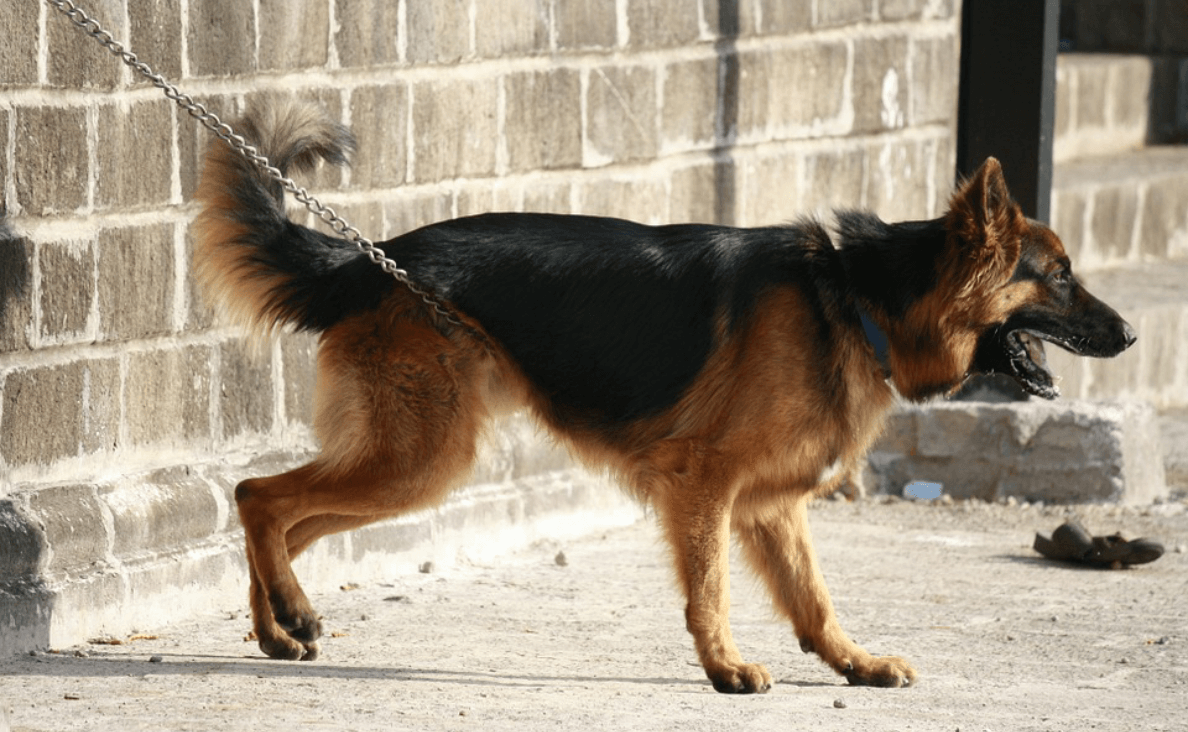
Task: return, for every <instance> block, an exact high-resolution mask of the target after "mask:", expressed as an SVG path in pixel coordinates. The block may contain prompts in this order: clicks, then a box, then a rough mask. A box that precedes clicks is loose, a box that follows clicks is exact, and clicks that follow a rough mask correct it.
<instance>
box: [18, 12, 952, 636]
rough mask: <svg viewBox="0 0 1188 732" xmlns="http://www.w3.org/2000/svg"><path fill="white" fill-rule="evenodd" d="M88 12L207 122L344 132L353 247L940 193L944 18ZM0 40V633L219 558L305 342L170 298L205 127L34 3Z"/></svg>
mask: <svg viewBox="0 0 1188 732" xmlns="http://www.w3.org/2000/svg"><path fill="white" fill-rule="evenodd" d="M86 5H87V6H89V7H87V9H88V10H89V11H91V12H92V13H93V14H94V15H95V16H96V17H97V18H98V19H99V20H100V21H101V22H102V23H103V24H104V25H105V26H106V27H107V28H108V29H109V30H111V32H112V34H113V35H114V36H115V37H116V38H118V39H127V40H128V42H129V45H130V46H131V47H132V48H133V49H134V50H135V51H136V52H137V53H139V54H140V56H141V58H142V59H143V60H145V61H146V62H148V63H149V64H150V65H152V66H153V67H154V68H155V69H156V70H158V71H160V72H161V73H163V74H164V75H165V76H167V77H168V78H170V79H172V80H174V81H177V82H179V85H180V86H182V87H183V88H184V90H185V91H188V92H190V93H192V94H193V95H194V96H195V97H196V98H198V99H199V100H201V101H202V102H204V103H205V104H207V105H208V106H209V107H210V108H211V109H212V110H213V111H216V112H217V113H219V114H220V115H223V116H224V117H232V118H233V117H235V116H236V114H237V112H239V111H241V110H242V109H243V108H244V107H245V105H246V104H247V103H248V101H250V100H251V99H253V98H257V97H264V96H274V97H281V96H288V95H297V96H301V97H306V98H311V99H316V100H318V101H319V102H321V103H322V104H323V105H324V106H326V107H327V108H328V109H329V110H331V111H332V113H333V114H334V115H336V116H338V117H340V118H341V119H342V120H343V121H344V122H345V123H347V124H348V125H350V126H351V127H352V129H353V130H354V131H355V133H356V134H357V135H358V138H359V154H358V156H357V163H356V165H355V167H354V168H352V169H350V170H348V171H345V172H339V171H323V172H321V173H319V174H318V175H317V176H315V178H314V180H313V181H312V184H311V188H313V189H314V190H315V192H316V193H318V194H319V195H320V196H321V197H322V198H323V200H324V201H326V202H328V203H330V204H332V205H335V206H336V207H337V208H338V209H339V211H340V212H341V213H343V214H344V215H345V216H346V217H347V218H348V219H350V220H351V221H352V223H354V224H355V225H356V226H357V227H358V228H360V229H361V230H362V231H363V232H364V233H366V234H368V235H370V236H373V237H376V238H382V237H387V236H391V235H394V234H396V233H399V232H402V231H405V230H407V229H409V228H410V227H414V226H418V225H421V224H425V223H429V222H431V221H435V220H439V219H442V218H447V217H451V216H457V215H463V214H469V213H475V212H479V211H486V210H494V209H502V210H509V209H510V210H538V211H557V212H583V213H595V214H611V215H616V216H623V217H627V218H634V219H638V220H642V221H647V222H656V223H659V222H670V221H719V222H724V223H735V224H740V225H754V224H763V223H773V222H779V221H784V220H789V219H792V218H795V217H797V216H799V215H801V214H803V213H806V212H811V211H814V210H820V209H827V208H830V207H833V206H836V205H846V206H863V207H868V208H871V209H873V210H875V211H876V212H878V213H879V214H881V215H883V216H884V217H886V218H889V219H901V218H920V217H928V216H933V215H937V214H938V212H939V210H940V207H941V206H942V205H943V203H944V200H945V198H946V197H947V194H948V191H949V187H950V184H951V180H952V176H953V169H954V154H953V151H954V126H955V112H954V108H955V102H956V89H957V66H958V36H959V29H958V26H959V23H958V18H957V16H958V11H959V7H958V6H959V3H958V2H957V1H956V0H598V1H597V2H589V1H588V0H309V1H308V2H302V3H292V2H284V1H282V0H259V2H258V3H245V2H234V1H232V0H221V1H219V0H205V1H203V2H196V1H195V0H189V1H188V2H187V1H186V0H93V1H92V2H88V3H86ZM0 31H2V32H3V36H4V38H5V42H4V43H3V44H0V200H2V202H3V205H4V207H5V208H6V210H7V213H8V224H9V227H10V228H11V232H10V233H9V234H7V235H4V236H3V237H2V239H3V240H2V241H0V534H4V535H5V536H4V537H0V585H3V587H0V599H2V598H4V597H8V598H9V600H10V602H9V605H3V602H0V606H3V607H0V614H4V612H8V613H9V614H10V615H11V614H12V613H15V612H17V611H16V610H12V608H22V607H26V606H27V605H29V602H31V601H30V600H29V598H30V597H35V596H40V595H38V593H41V595H46V596H56V597H57V607H58V610H56V611H55V612H56V613H57V615H61V613H62V612H63V610H62V608H63V607H80V606H82V607H93V606H97V605H96V603H97V604H99V605H102V606H103V607H112V606H113V603H114V605H120V602H122V603H123V605H121V607H127V606H129V603H132V602H133V601H132V600H131V599H129V598H130V597H131V596H132V595H134V594H136V591H135V590H134V588H133V589H130V588H131V587H132V585H131V584H130V580H129V579H128V573H127V571H124V570H120V568H121V567H123V568H125V569H126V568H127V567H129V566H131V565H132V564H134V563H135V562H137V561H141V560H143V558H144V557H159V556H161V555H162V554H163V553H167V552H169V551H175V550H176V549H177V547H182V546H184V547H193V546H195V545H196V543H198V544H200V543H201V542H203V541H205V542H207V543H208V544H210V545H211V546H213V547H216V548H217V547H220V546H223V544H224V543H225V540H226V537H227V536H230V535H232V534H233V532H234V528H235V518H234V510H233V509H232V508H231V506H232V505H233V503H232V502H231V501H230V496H229V491H230V489H231V486H232V485H233V484H234V476H235V475H236V474H238V473H237V471H238V472H243V471H248V472H250V468H247V467H244V466H246V465H248V464H249V463H250V461H253V460H255V461H261V460H262V461H265V462H267V461H268V460H271V459H273V458H272V457H271V456H274V455H275V454H282V455H283V454H289V453H293V452H301V451H304V450H307V449H309V448H310V447H311V437H310V434H309V419H310V406H311V404H310V401H311V400H310V389H311V384H312V379H313V371H312V367H311V354H312V352H313V349H314V343H313V341H312V340H311V339H309V338H297V337H291V336H286V337H283V338H281V339H279V340H278V341H276V342H275V343H272V344H269V345H266V346H265V347H264V348H262V349H260V352H258V353H255V354H253V353H251V352H250V351H249V349H248V348H246V347H245V345H244V343H243V342H242V340H241V339H240V337H239V334H238V333H237V332H236V331H235V330H233V329H229V328H228V327H225V326H224V325H222V324H220V323H219V322H218V320H217V319H216V318H215V316H214V315H213V314H212V311H211V310H210V309H209V308H208V307H207V306H206V304H205V303H203V301H202V298H201V295H200V294H199V293H198V292H196V291H195V288H194V286H193V284H192V279H191V277H190V266H189V260H190V254H189V252H190V245H189V239H188V236H189V223H190V220H191V218H192V216H193V214H194V207H193V204H192V203H191V201H190V198H191V193H192V191H193V189H194V186H195V180H196V176H197V170H198V166H199V158H200V155H201V151H202V150H203V148H204V146H205V145H206V143H207V140H208V138H209V135H208V133H206V132H205V130H201V129H200V128H199V127H198V126H197V125H196V124H195V123H194V122H193V121H192V120H190V119H189V118H188V116H186V115H185V114H184V113H182V112H179V111H178V110H177V109H176V108H175V107H174V106H173V105H172V104H171V103H170V102H168V101H166V100H165V99H164V98H163V97H162V96H161V94H160V92H159V91H157V90H156V89H154V88H152V87H151V86H150V85H149V84H147V83H145V82H143V81H141V80H139V79H138V78H134V76H133V74H132V72H130V71H129V70H128V69H127V68H125V67H123V66H122V65H119V64H117V62H116V59H115V58H114V57H113V56H111V55H109V54H108V53H106V52H105V51H103V50H102V49H101V48H100V47H99V46H98V44H96V43H94V42H93V41H91V40H90V39H88V38H86V37H85V36H84V35H83V34H82V33H80V32H78V31H77V30H76V29H75V28H74V27H73V26H72V25H71V24H70V23H69V22H68V21H67V20H66V19H65V18H64V17H62V16H61V15H60V14H59V13H57V11H55V10H53V9H52V8H51V7H49V6H48V5H46V4H45V3H42V2H37V1H36V0H11V1H10V2H5V3H3V4H0ZM517 444H518V443H517ZM512 453H513V454H516V455H519V457H518V458H517V459H519V460H521V461H525V460H526V461H527V462H528V463H532V459H529V458H526V457H525V455H528V454H529V453H531V450H527V451H526V449H522V450H520V452H518V453H516V452H515V451H514V450H513V451H512ZM533 454H534V453H533ZM551 461H552V458H548V459H543V462H540V463H539V464H540V465H543V466H544V468H542V470H543V469H545V468H548V469H552V468H555V467H556V465H557V464H555V463H554V462H551ZM281 462H284V461H283V460H281ZM482 469H483V468H481V470H482ZM494 472H497V471H494ZM513 472H514V471H513ZM520 472H521V473H524V471H523V470H521V471H520ZM5 517H7V518H5ZM132 527H139V528H137V529H135V530H133V529H132ZM6 532H7V533H6ZM5 537H7V538H5ZM72 537H73V538H72ZM6 542H7V543H6ZM47 546H51V547H62V548H61V549H55V550H54V551H50V552H47V551H46V547H47ZM70 546H73V547H75V550H74V551H67V550H66V547H70ZM211 551H212V554H211V555H212V556H213V555H218V556H220V557H221V556H222V555H219V554H218V551H215V550H211ZM223 561H224V560H223V559H218V560H217V562H216V563H219V562H223ZM96 562H98V563H99V564H98V566H101V567H105V568H107V570H111V569H112V568H115V569H116V570H120V571H116V572H115V575H116V576H117V577H118V581H117V580H111V579H110V576H109V575H104V574H103V573H102V572H101V571H99V570H96V569H94V568H93V567H94V566H97V565H96ZM220 566H221V565H220ZM88 567H91V569H88ZM121 571H122V572H123V574H121ZM146 572H147V570H146ZM109 574H110V573H109ZM150 574H151V573H150ZM158 574H159V573H158ZM220 576H221V575H220ZM78 577H86V578H90V579H88V580H87V582H89V583H90V584H88V585H86V586H87V587H91V588H92V589H90V590H85V591H84V590H83V589H78V588H79V587H81V586H82V585H80V584H78V583H75V584H69V583H68V581H69V580H71V578H78ZM97 577H107V578H108V579H105V580H103V581H102V582H100V581H99V580H98V579H95V578H97ZM27 581H28V582H33V583H34V584H35V585H36V586H37V587H38V588H40V589H37V590H36V591H34V590H30V589H28V587H31V586H32V585H28V584H27ZM109 581H110V582H115V583H116V585H119V586H121V587H122V589H110V588H109V589H108V590H104V591H103V592H100V591H98V590H96V589H94V588H95V587H99V586H100V585H102V586H104V587H106V585H104V582H109ZM177 581H181V580H180V579H178V580H177ZM186 581H191V582H202V581H206V582H207V583H208V584H209V581H207V580H195V579H194V578H193V577H190V578H189V579H188V580H186ZM121 582H122V583H123V584H122V585H120V583H121ZM21 583H26V584H21ZM19 587H25V588H26V589H25V590H20V589H19ZM64 588H66V589H64ZM71 592H73V593H74V596H76V597H78V598H83V599H79V600H77V601H76V602H75V604H74V605H71V603H70V602H66V601H65V600H64V599H63V598H64V597H66V596H68V595H70V593H71ZM104 592H106V593H107V594H106V595H105V594H104ZM146 592H147V591H146ZM88 593H89V594H88ZM108 595H114V596H119V597H122V598H123V599H122V600H120V601H119V602H116V601H113V600H110V597H108ZM103 597H108V599H107V600H104V599H102V598H103ZM95 598H100V599H95ZM34 604H36V603H34ZM38 607H40V608H41V609H40V610H39V611H38V612H42V613H43V614H50V615H53V614H54V613H50V611H49V610H46V609H45V607H43V606H38ZM4 608H8V610H5V609H4ZM22 612H23V611H22ZM100 615H102V613H100ZM109 616H111V617H114V615H113V614H110V613H109ZM104 617H107V616H104ZM61 622H64V621H59V620H52V622H51V625H52V623H61ZM105 622H106V621H105ZM111 622H114V621H111ZM2 625H3V618H0V626H2ZM22 627H23V626H22ZM38 627H40V626H38ZM54 627H59V629H60V626H54ZM40 632H41V631H40V630H38V631H37V632H33V631H30V633H32V635H30V636H29V637H30V638H34V640H33V641H29V642H35V641H36V642H46V641H45V639H44V638H42V637H41V636H38V635H37V633H40ZM67 636H69V632H67V631H65V630H60V632H59V636H57V637H67ZM38 639H39V640H38ZM25 644H26V645H27V644H28V643H25ZM17 645H21V644H20V643H17ZM0 646H3V643H0Z"/></svg>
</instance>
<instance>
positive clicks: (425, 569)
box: [417, 562, 433, 574]
mask: <svg viewBox="0 0 1188 732" xmlns="http://www.w3.org/2000/svg"><path fill="white" fill-rule="evenodd" d="M417 571H418V572H420V573H421V574H430V573H431V572H433V562H421V564H420V566H419V567H417Z"/></svg>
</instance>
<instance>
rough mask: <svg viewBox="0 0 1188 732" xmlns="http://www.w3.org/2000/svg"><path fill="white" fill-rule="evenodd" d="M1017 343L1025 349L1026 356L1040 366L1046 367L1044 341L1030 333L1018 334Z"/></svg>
mask: <svg viewBox="0 0 1188 732" xmlns="http://www.w3.org/2000/svg"><path fill="white" fill-rule="evenodd" d="M1019 344H1020V345H1021V346H1023V348H1024V349H1026V350H1027V357H1028V358H1030V359H1031V360H1032V362H1033V363H1035V365H1036V366H1039V367H1040V368H1047V366H1048V359H1047V356H1045V355H1044V342H1043V341H1041V340H1040V339H1039V338H1036V337H1035V336H1033V335H1031V334H1030V333H1020V334H1019Z"/></svg>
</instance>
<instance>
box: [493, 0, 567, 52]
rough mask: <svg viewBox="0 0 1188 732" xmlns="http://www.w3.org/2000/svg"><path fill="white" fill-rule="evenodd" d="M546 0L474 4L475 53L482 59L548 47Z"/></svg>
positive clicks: (545, 49) (535, 50) (498, 1)
mask: <svg viewBox="0 0 1188 732" xmlns="http://www.w3.org/2000/svg"><path fill="white" fill-rule="evenodd" d="M549 5H550V3H549V2H548V1H547V0H485V1H484V2H480V3H475V6H474V13H475V17H474V24H475V27H476V28H478V32H477V33H475V52H476V53H477V54H478V55H479V56H481V57H483V58H495V57H499V56H507V55H519V54H525V53H533V52H543V51H547V50H548V49H549V25H548V18H549Z"/></svg>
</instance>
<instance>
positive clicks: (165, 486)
mask: <svg viewBox="0 0 1188 732" xmlns="http://www.w3.org/2000/svg"><path fill="white" fill-rule="evenodd" d="M99 497H100V499H101V500H102V501H103V503H104V504H105V505H106V507H107V509H108V510H109V511H110V513H111V519H112V547H111V551H112V554H114V555H115V557H116V558H117V559H128V558H131V557H140V556H144V554H145V552H150V551H164V550H169V549H176V548H179V547H183V546H185V545H186V544H187V543H190V542H193V541H195V540H200V539H205V538H207V537H208V536H210V535H211V534H213V533H214V532H215V531H216V530H217V529H218V528H219V527H218V526H217V523H218V505H217V504H216V503H215V499H214V495H213V494H212V493H211V491H210V488H209V487H208V486H207V484H206V483H204V482H203V481H202V480H200V479H199V478H197V477H195V476H193V475H191V474H190V471H189V469H188V468H186V467H178V468H172V469H168V470H160V471H156V472H154V473H152V474H151V475H149V476H147V477H146V478H144V479H141V480H131V481H120V482H119V483H116V484H114V485H109V486H104V487H102V488H100V489H99Z"/></svg>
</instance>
